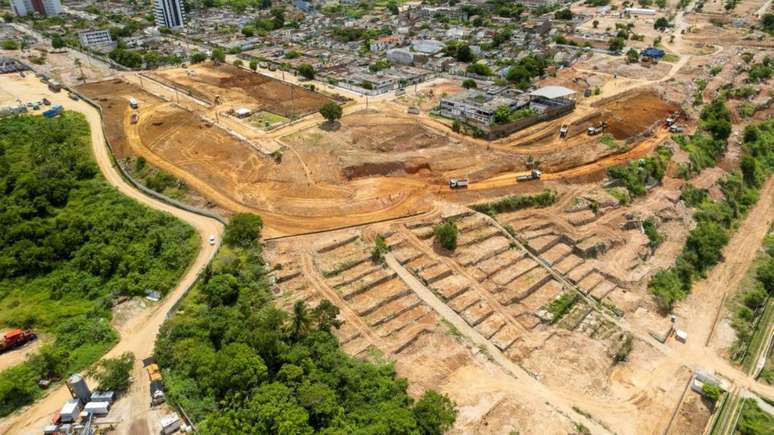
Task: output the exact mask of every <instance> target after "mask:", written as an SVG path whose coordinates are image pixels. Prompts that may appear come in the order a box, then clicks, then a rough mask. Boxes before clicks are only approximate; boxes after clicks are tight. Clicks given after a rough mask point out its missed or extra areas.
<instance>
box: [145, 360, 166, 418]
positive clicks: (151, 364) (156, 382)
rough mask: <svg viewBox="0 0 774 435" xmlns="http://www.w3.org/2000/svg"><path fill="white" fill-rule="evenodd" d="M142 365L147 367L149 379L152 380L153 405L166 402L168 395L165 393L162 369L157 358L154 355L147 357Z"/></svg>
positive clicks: (151, 394)
mask: <svg viewBox="0 0 774 435" xmlns="http://www.w3.org/2000/svg"><path fill="white" fill-rule="evenodd" d="M142 365H143V367H145V371H147V372H148V379H149V380H150V396H151V406H155V405H158V404H161V403H164V401H165V400H166V395H165V394H164V384H163V383H162V381H163V379H162V377H161V370H160V369H159V365H158V363H156V359H155V358H153V357H149V358H145V359H144V360H142Z"/></svg>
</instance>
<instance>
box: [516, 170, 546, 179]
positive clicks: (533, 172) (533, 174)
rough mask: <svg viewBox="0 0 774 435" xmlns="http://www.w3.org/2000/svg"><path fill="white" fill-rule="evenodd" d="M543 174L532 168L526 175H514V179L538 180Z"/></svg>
mask: <svg viewBox="0 0 774 435" xmlns="http://www.w3.org/2000/svg"><path fill="white" fill-rule="evenodd" d="M542 175H543V173H542V172H540V170H538V169H533V170H531V171H529V174H527V175H519V176H518V177H516V181H531V180H539V179H540V177H541V176H542Z"/></svg>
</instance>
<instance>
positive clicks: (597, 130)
mask: <svg viewBox="0 0 774 435" xmlns="http://www.w3.org/2000/svg"><path fill="white" fill-rule="evenodd" d="M606 128H607V122H604V121H603V122H602V123H601V124H599V125H597V126H594V127H589V128H588V129H587V130H586V133H588V135H589V136H596V135H598V134H600V133H602V132H603V131H605V129H606Z"/></svg>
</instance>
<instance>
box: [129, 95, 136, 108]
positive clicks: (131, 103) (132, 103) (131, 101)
mask: <svg viewBox="0 0 774 435" xmlns="http://www.w3.org/2000/svg"><path fill="white" fill-rule="evenodd" d="M129 107H131V108H132V109H136V108H137V99H136V98H134V97H130V98H129Z"/></svg>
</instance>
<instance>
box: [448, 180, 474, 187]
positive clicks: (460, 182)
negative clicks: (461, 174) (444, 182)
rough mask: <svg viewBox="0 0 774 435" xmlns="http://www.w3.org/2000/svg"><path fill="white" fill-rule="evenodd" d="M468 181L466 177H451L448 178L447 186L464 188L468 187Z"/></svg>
mask: <svg viewBox="0 0 774 435" xmlns="http://www.w3.org/2000/svg"><path fill="white" fill-rule="evenodd" d="M468 184H470V181H469V180H468V179H467V178H452V179H450V180H449V187H450V188H452V189H464V188H466V187H468Z"/></svg>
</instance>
